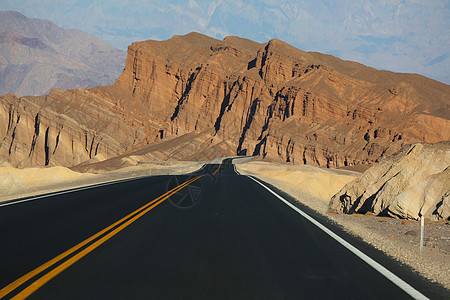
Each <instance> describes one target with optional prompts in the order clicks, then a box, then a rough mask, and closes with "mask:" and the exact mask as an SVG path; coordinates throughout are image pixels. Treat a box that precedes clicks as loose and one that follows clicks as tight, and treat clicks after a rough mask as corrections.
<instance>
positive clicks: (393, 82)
mask: <svg viewBox="0 0 450 300" xmlns="http://www.w3.org/2000/svg"><path fill="white" fill-rule="evenodd" d="M449 95H450V87H449V86H448V85H445V84H443V83H440V82H437V81H434V80H431V79H428V78H425V77H423V76H419V75H414V74H396V73H392V72H386V71H378V70H375V69H372V68H368V67H365V66H363V65H360V64H358V63H354V62H349V61H343V60H340V59H337V58H335V57H332V56H329V55H324V54H320V53H313V52H303V51H301V50H298V49H296V48H294V47H292V46H289V45H288V44H286V43H284V42H282V41H279V40H276V39H274V40H271V41H269V42H267V43H264V44H259V43H256V42H252V41H250V40H246V39H242V38H238V37H227V38H225V39H224V40H222V41H221V40H216V39H213V38H210V37H207V36H204V35H201V34H198V33H190V34H187V35H185V36H175V37H173V38H171V39H170V40H167V41H145V42H138V43H133V44H132V45H131V46H130V47H129V49H128V57H127V60H126V66H125V69H124V71H123V73H122V74H121V75H120V77H119V78H118V79H117V80H116V82H115V84H114V85H112V86H106V87H96V88H93V89H90V90H69V91H64V90H54V91H52V92H51V93H50V94H49V95H48V96H46V97H25V98H20V99H21V100H20V101H22V102H24V103H25V102H27V103H28V102H30V103H33V105H36V107H40V108H43V109H42V112H41V114H40V116H42V117H43V116H44V114H47V113H48V114H49V116H53V115H52V114H53V113H56V114H58V115H60V116H61V118H65V117H66V116H67V117H68V118H69V119H74V118H75V119H74V120H75V122H74V125H73V126H75V123H76V124H77V125H78V127H79V128H82V129H81V131H80V133H79V134H77V135H76V136H77V137H78V136H79V137H80V139H81V140H80V141H79V143H80V144H81V145H85V144H86V143H85V140H86V139H85V138H84V134H82V133H83V132H84V131H87V132H91V135H92V136H94V135H95V136H96V137H100V136H102V137H103V138H102V140H101V141H100V140H99V139H98V138H96V141H100V146H99V147H98V149H99V150H98V151H97V154H98V153H101V154H102V157H104V158H106V159H108V158H112V157H114V155H116V154H122V155H124V154H129V153H134V152H136V153H137V154H134V155H138V156H143V157H146V159H148V160H151V159H155V160H166V159H202V158H205V157H208V158H214V157H223V156H231V155H236V154H240V155H259V156H262V157H265V158H270V159H273V160H277V161H282V162H288V163H293V164H310V165H316V166H321V167H330V168H334V167H342V166H353V165H360V164H372V163H376V162H378V161H379V160H380V159H382V158H383V157H386V156H389V155H391V154H393V153H395V152H396V151H398V150H399V149H400V148H401V146H402V145H404V144H405V143H413V142H427V143H435V142H439V141H445V140H449V137H450V136H449V134H450V122H449V120H448V116H449V115H450V112H449V98H450V96H449ZM11 97H12V96H7V97H0V106H2V107H3V110H4V111H5V113H3V115H0V120H2V119H3V120H4V121H3V122H4V123H5V124H8V120H9V114H8V111H9V110H10V105H12V104H14V103H13V102H14V101H16V102H17V101H19V100H17V99H16V100H14V101H13V100H11V99H12V98H11ZM47 101H50V103H51V105H48V104H47ZM44 108H45V109H44ZM97 109H100V110H99V113H96V110H97ZM75 116H78V117H75ZM81 116H85V117H81ZM30 118H31V119H30V120H31V121H29V122H28V123H29V124H33V121H32V120H34V119H33V118H34V116H32V115H30ZM48 119H52V117H49V118H48ZM0 122H1V121H0ZM18 123H19V122H18ZM110 123H112V124H116V125H115V126H116V127H119V126H121V129H120V130H118V131H115V130H113V127H114V126H113V125H111V124H110ZM119 124H120V125H119ZM5 128H6V129H8V128H10V127H8V126H6V127H5ZM26 128H28V131H27V133H23V134H20V135H18V134H15V135H14V137H13V134H14V131H12V130H11V129H8V130H6V129H5V130H3V131H0V134H2V136H1V138H2V139H3V142H2V146H1V147H0V157H4V158H5V159H6V160H8V162H9V163H11V164H12V165H23V163H22V162H23V161H30V160H29V158H26V155H25V154H26V153H27V152H28V153H29V150H27V151H25V150H23V151H22V150H21V151H22V152H23V153H22V154H20V155H19V154H18V153H19V152H17V151H16V152H14V151H15V149H16V148H15V147H14V143H13V147H10V144H11V140H15V141H17V143H20V144H21V145H23V148H24V149H31V148H32V144H33V135H34V129H33V126H31V125H30V126H28V127H26ZM55 128H57V127H55ZM65 128H66V126H65V125H64V129H63V131H64V130H65ZM83 130H84V131H83ZM55 131H56V132H58V130H57V129H55ZM55 137H56V136H55ZM75 139H78V138H75ZM90 140H91V138H89V137H88V142H87V144H89V141H90ZM19 141H20V142H19ZM74 143H76V142H75V141H74ZM44 144H45V143H44ZM94 144H95V143H94ZM21 147H22V146H21ZM10 148H11V149H12V150H11V151H9V149H10ZM68 148H69V149H72V148H71V147H68ZM93 148H96V146H95V147H94V146H93ZM17 149H19V148H17ZM39 149H41V150H39V151H42V149H45V147H44V148H42V147H40V148H39ZM87 149H89V151H88V150H87ZM107 149H108V150H107ZM55 153H56V152H55ZM69 153H70V154H69V155H65V156H64V159H62V158H61V157H59V156H53V157H52V156H51V155H49V156H48V157H49V160H48V164H49V165H64V166H74V165H76V164H79V163H80V162H81V161H82V160H83V159H89V158H90V157H92V156H93V155H92V151H90V147H85V149H84V152H83V155H81V156H80V155H76V156H73V155H72V152H69ZM94 155H95V151H94ZM40 157H41V158H40V159H39V160H36V161H33V160H31V161H30V162H29V163H28V162H27V163H26V164H27V165H29V164H31V165H34V164H44V163H47V160H46V159H45V153H43V154H40ZM42 158H44V159H42Z"/></svg>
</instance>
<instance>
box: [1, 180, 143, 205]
mask: <svg viewBox="0 0 450 300" xmlns="http://www.w3.org/2000/svg"><path fill="white" fill-rule="evenodd" d="M147 177H150V176H143V177H135V178H127V179H120V180H116V181H110V182H104V183H99V184H92V185H89V186H83V187H79V188H73V189H70V190H65V191H60V192H54V193H48V194H45V195H40V196H35V197H31V198H27V199H22V200H17V201H14V200H11V201H10V202H7V203H0V207H2V206H7V205H13V204H18V203H22V202H28V201H33V200H38V199H42V198H47V197H52V196H58V195H63V194H69V193H72V192H78V191H83V190H89V189H93V188H97V187H102V186H107V185H111V184H116V183H122V182H127V181H132V180H137V179H142V178H147Z"/></svg>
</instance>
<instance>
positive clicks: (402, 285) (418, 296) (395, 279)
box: [247, 175, 429, 299]
mask: <svg viewBox="0 0 450 300" xmlns="http://www.w3.org/2000/svg"><path fill="white" fill-rule="evenodd" d="M247 177H249V178H250V179H252V180H253V181H255V182H257V183H259V184H260V185H261V186H262V187H264V188H265V189H266V190H268V191H269V192H271V193H272V194H273V195H274V196H275V197H277V198H278V199H280V200H281V201H283V202H284V203H285V204H286V205H288V206H289V207H291V208H292V209H293V210H295V211H296V212H298V213H299V214H300V215H302V216H303V217H304V218H305V219H307V220H308V221H310V222H311V223H313V224H314V225H316V226H317V227H319V228H320V229H321V230H322V231H324V232H325V233H326V234H328V235H329V236H331V237H332V238H333V239H335V240H336V241H337V242H339V243H340V244H341V245H342V246H344V247H345V248H347V249H348V250H350V251H351V252H352V253H353V254H355V255H356V256H358V257H359V258H360V259H362V260H363V261H364V262H366V263H367V264H368V265H370V266H371V267H372V268H374V269H375V270H377V271H378V272H380V273H381V274H382V275H383V276H384V277H386V278H387V279H389V280H390V281H392V282H393V283H394V284H395V285H397V286H398V287H399V288H401V289H402V290H403V291H405V292H406V293H407V294H408V295H410V296H411V297H413V298H414V299H429V298H427V297H426V296H425V295H423V294H422V293H420V292H419V291H417V290H416V289H414V288H413V287H412V286H410V285H409V284H408V283H406V282H405V281H403V280H402V279H400V278H399V277H398V276H397V275H395V274H394V273H392V272H391V271H389V270H388V269H386V268H385V267H383V266H382V265H380V264H379V263H377V262H376V261H374V260H373V259H372V258H370V257H369V256H367V255H366V254H364V253H363V252H361V251H360V250H358V249H357V248H356V247H354V246H353V245H351V244H350V243H349V242H347V241H346V240H344V239H343V238H341V237H339V236H338V235H337V234H335V233H334V232H332V231H331V230H329V229H328V228H326V227H325V226H323V225H322V224H320V223H319V222H318V221H316V220H315V219H314V218H312V217H311V216H310V215H308V214H307V213H305V212H304V211H302V210H300V209H299V208H298V207H296V206H295V205H293V204H291V203H290V202H289V201H287V200H286V199H284V198H283V197H281V196H280V195H278V194H277V193H275V192H274V191H272V190H271V189H270V188H268V187H267V186H265V185H264V184H262V183H261V182H259V181H258V180H256V179H255V178H253V177H252V176H248V175H247Z"/></svg>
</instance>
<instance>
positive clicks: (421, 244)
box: [420, 215, 424, 254]
mask: <svg viewBox="0 0 450 300" xmlns="http://www.w3.org/2000/svg"><path fill="white" fill-rule="evenodd" d="M423 226H424V217H423V215H421V216H420V254H422V252H423Z"/></svg>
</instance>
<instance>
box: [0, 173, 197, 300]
mask: <svg viewBox="0 0 450 300" xmlns="http://www.w3.org/2000/svg"><path fill="white" fill-rule="evenodd" d="M202 176H203V175H202ZM202 176H197V177H195V178H192V179H190V180H188V181H187V182H185V183H183V184H180V185H179V186H177V187H175V188H173V189H172V190H170V191H168V192H166V193H164V194H163V195H161V196H159V197H158V198H156V199H154V200H152V201H151V202H149V203H147V204H146V205H144V206H142V207H141V208H138V209H137V210H135V211H134V212H132V213H130V214H128V215H127V216H125V217H123V218H122V219H120V220H119V221H117V222H115V223H114V224H112V225H110V226H108V227H107V228H105V229H103V230H101V231H99V232H98V233H96V234H95V235H93V236H91V237H90V238H88V239H86V240H84V241H83V242H81V243H79V244H77V245H76V246H74V247H72V248H70V249H69V250H67V251H65V252H64V253H62V254H60V255H58V256H57V257H55V258H53V259H51V260H50V261H48V262H46V263H44V264H43V265H41V266H40V267H37V268H36V269H34V270H33V271H31V272H29V273H27V274H25V275H24V276H22V277H20V278H19V279H17V280H15V281H14V282H12V283H10V284H9V285H7V286H6V287H4V288H3V289H1V290H0V298H2V297H4V296H6V295H7V294H9V293H10V292H12V291H13V290H14V289H16V288H17V287H19V286H20V285H22V284H23V283H25V282H26V281H28V280H29V279H31V278H33V277H34V276H36V275H37V274H39V273H41V272H42V271H44V270H46V269H48V268H49V267H51V266H53V265H54V264H56V263H57V262H59V261H60V260H62V259H64V258H65V257H67V256H68V255H70V254H72V253H73V252H75V251H77V250H78V249H80V248H81V247H83V246H85V245H86V244H88V243H89V242H91V241H92V240H94V239H96V238H98V237H99V236H101V235H103V234H104V233H105V232H107V231H109V230H110V229H111V228H113V227H115V226H116V225H118V224H120V223H122V222H123V221H125V220H127V219H128V218H130V217H132V216H133V215H136V214H138V213H139V212H141V213H140V214H139V217H140V216H142V215H143V214H145V213H146V212H148V211H149V210H150V209H152V208H153V207H155V206H157V205H158V204H160V203H161V202H163V201H164V200H166V199H167V198H169V197H170V196H172V195H173V194H175V193H176V192H178V191H179V190H181V189H182V188H184V187H185V186H187V185H189V184H191V183H192V182H194V181H195V180H197V179H199V178H201V177H202ZM155 202H157V203H156V204H155V205H152V204H153V203H155ZM151 205H152V206H151ZM148 206H151V208H150V209H147V210H145V209H146V208H147V207H148ZM143 210H145V213H142V211H143ZM135 218H136V217H135ZM130 220H133V222H134V221H135V220H136V219H134V218H133V219H130ZM131 223H132V222H131ZM131 223H129V224H131ZM124 224H128V222H127V223H124ZM129 224H128V225H129ZM128 225H127V226H128ZM122 226H123V225H121V226H120V227H118V228H121V229H120V230H122V229H123V228H125V227H126V226H125V227H123V228H122ZM118 228H117V229H118ZM117 229H116V230H117ZM116 230H114V231H112V232H116ZM120 230H119V231H120ZM119 231H117V232H119ZM117 232H116V233H117ZM110 234H111V233H110ZM110 234H108V235H106V236H109V235H110ZM114 234H115V233H114ZM114 234H113V235H114ZM106 236H105V237H106ZM111 236H112V235H111ZM111 236H109V237H111ZM105 237H103V238H102V239H100V240H99V241H101V240H103V239H104V238H105ZM109 237H108V239H109ZM106 240H107V239H106ZM106 240H104V241H106ZM99 241H97V242H95V243H94V244H92V245H91V246H89V247H88V248H86V249H90V248H91V247H92V246H93V245H95V244H97V243H98V242H99ZM102 243H103V242H102ZM102 243H100V244H102ZM100 244H98V245H97V246H96V247H98V246H99V245H100ZM96 247H94V248H92V249H91V250H90V251H92V250H93V249H95V248H96ZM86 249H85V250H83V251H82V252H80V253H83V252H84V251H86ZM90 251H89V252H90ZM80 253H78V254H77V255H79V254H80ZM87 253H88V252H86V253H85V254H84V255H86V254H87ZM77 255H75V256H74V257H77ZM84 255H82V256H80V257H79V258H78V259H80V258H81V257H83V256H84ZM74 257H72V258H71V259H73V258H74ZM71 259H69V260H68V261H70V260H71ZM78 259H77V260H78ZM75 261H76V260H75ZM75 261H74V262H75ZM64 264H65V263H63V264H61V265H60V266H59V267H61V266H62V265H64ZM70 265H71V264H70ZM70 265H68V266H67V267H69V266H70ZM59 267H58V268H59ZM67 267H66V268H67ZM58 268H56V269H58ZM66 268H64V269H66ZM56 269H54V270H56ZM64 269H62V270H60V271H59V272H58V273H57V274H59V273H60V272H62V271H63V270H64ZM54 270H53V271H54ZM53 271H50V272H49V273H48V274H50V273H52V272H53ZM48 274H46V275H44V276H43V277H42V278H44V277H45V276H47V275H48ZM57 274H55V275H54V276H56V275H57ZM54 276H52V277H51V278H53V277H54ZM42 278H40V279H38V280H36V281H35V282H34V283H33V284H32V285H31V286H34V285H35V284H36V283H37V282H38V281H40V280H41V279H42ZM51 278H50V279H51ZM50 279H48V280H50ZM48 280H47V281H48ZM47 281H45V282H47ZM45 282H44V283H45ZM44 283H43V284H44ZM43 284H41V285H39V286H38V287H37V288H35V289H33V290H32V291H31V293H33V292H34V291H35V290H36V289H38V288H39V287H41V286H42V285H43ZM31 286H29V287H28V288H26V289H25V290H23V291H22V292H21V293H19V294H18V295H17V296H16V297H14V298H13V299H23V298H20V297H19V295H22V294H23V293H24V292H25V291H26V290H28V289H29V288H30V287H31ZM31 293H29V294H27V295H26V296H23V297H27V296H28V295H30V294H31ZM17 297H19V298H17Z"/></svg>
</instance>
